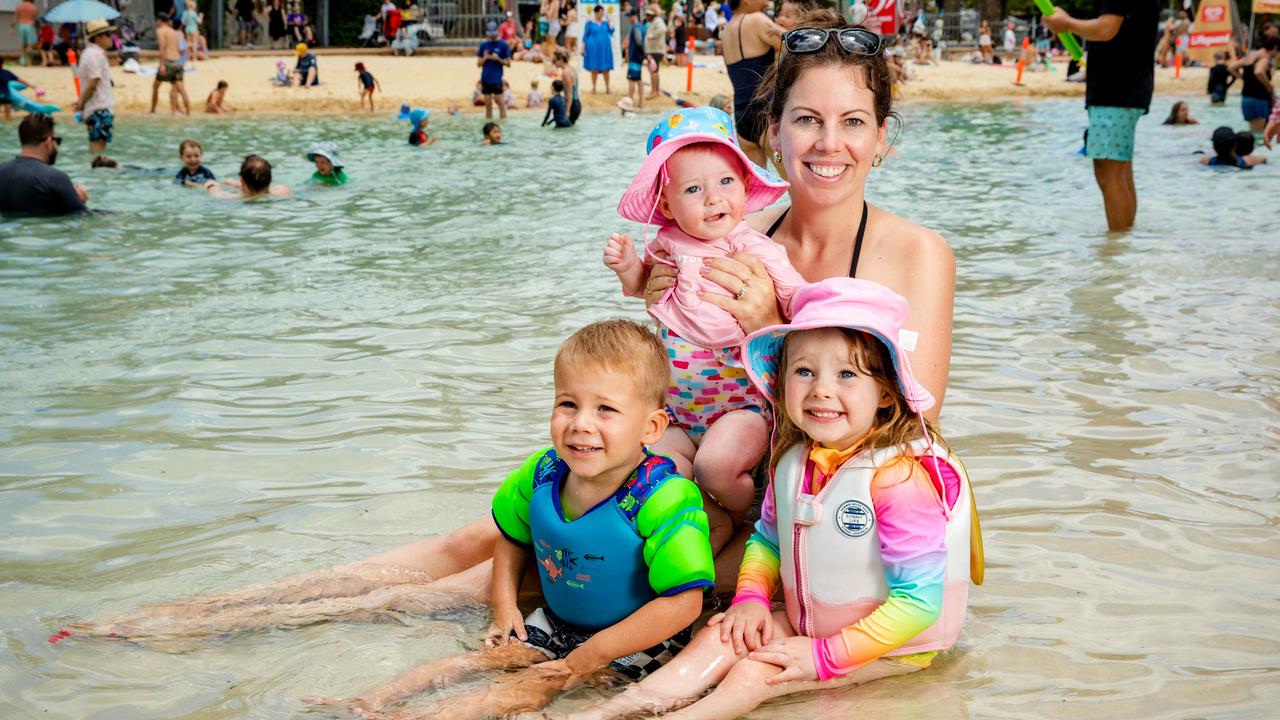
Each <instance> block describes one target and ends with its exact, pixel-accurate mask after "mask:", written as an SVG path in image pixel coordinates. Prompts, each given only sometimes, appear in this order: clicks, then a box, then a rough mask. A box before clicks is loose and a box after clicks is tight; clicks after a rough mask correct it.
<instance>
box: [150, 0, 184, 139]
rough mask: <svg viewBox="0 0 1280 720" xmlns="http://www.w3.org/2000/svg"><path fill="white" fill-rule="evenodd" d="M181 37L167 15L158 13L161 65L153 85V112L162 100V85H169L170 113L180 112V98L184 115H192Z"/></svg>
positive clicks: (157, 35) (157, 36)
mask: <svg viewBox="0 0 1280 720" xmlns="http://www.w3.org/2000/svg"><path fill="white" fill-rule="evenodd" d="M181 37H182V36H181V35H179V34H178V31H177V30H175V29H174V28H173V23H172V22H171V21H170V20H169V15H168V14H167V13H163V12H160V13H156V44H157V45H158V46H159V50H158V53H159V55H160V65H159V67H158V68H157V69H156V80H155V82H153V83H152V84H151V112H152V113H154V112H155V111H156V103H157V102H159V100H160V85H161V84H162V83H169V84H170V86H171V87H170V88H169V112H172V113H177V112H178V98H182V107H183V113H184V114H186V115H190V114H191V100H190V98H188V97H187V88H186V85H184V84H183V69H182V52H181V51H180V50H179V49H178V41H179V40H180V39H181Z"/></svg>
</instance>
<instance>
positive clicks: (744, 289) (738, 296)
mask: <svg viewBox="0 0 1280 720" xmlns="http://www.w3.org/2000/svg"><path fill="white" fill-rule="evenodd" d="M746 294H747V283H745V282H744V283H742V287H741V288H738V292H736V293H734V296H733V299H734V300H741V299H742V296H743V295H746Z"/></svg>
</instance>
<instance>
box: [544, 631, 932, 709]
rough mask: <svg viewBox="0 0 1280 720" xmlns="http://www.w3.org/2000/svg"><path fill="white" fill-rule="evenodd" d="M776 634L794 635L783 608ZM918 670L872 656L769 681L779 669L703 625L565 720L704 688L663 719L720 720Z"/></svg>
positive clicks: (666, 701) (673, 699)
mask: <svg viewBox="0 0 1280 720" xmlns="http://www.w3.org/2000/svg"><path fill="white" fill-rule="evenodd" d="M773 628H774V638H775V639H781V638H784V637H793V636H794V635H795V634H796V633H795V631H794V630H793V629H792V628H791V623H790V622H788V621H787V615H786V613H784V612H775V613H774V614H773ZM919 669H920V668H919V667H918V666H915V665H910V664H907V663H899V662H895V661H892V660H876V661H875V662H872V663H870V664H868V665H866V666H864V667H861V668H859V669H858V670H856V671H854V672H853V673H850V674H849V675H846V676H844V677H842V678H838V679H835V680H827V681H825V682H819V681H816V680H813V681H792V682H787V683H783V684H781V685H769V684H767V683H766V682H765V680H767V679H768V678H770V677H772V676H774V675H776V674H777V673H779V672H781V668H779V667H778V666H776V665H770V664H769V663H764V662H759V661H756V660H751V659H749V658H748V657H747V656H746V654H743V655H735V654H734V652H733V645H732V644H731V643H726V642H721V640H720V628H719V627H718V626H709V627H705V628H703V629H702V631H701V632H699V633H698V635H697V636H696V637H694V639H693V642H692V643H690V644H689V647H687V648H685V649H684V650H682V651H680V654H679V655H677V656H676V657H675V658H674V659H673V660H672V661H671V662H670V663H667V664H666V665H664V666H663V667H662V668H660V669H659V670H658V671H657V672H655V673H653V674H652V675H650V676H649V677H647V678H645V679H644V680H642V681H640V682H639V683H637V684H635V685H632V686H631V687H629V688H627V690H626V692H623V693H622V694H620V695H617V696H615V697H614V698H612V699H610V700H609V701H608V702H606V703H604V704H602V705H597V706H596V707H594V708H591V709H590V710H586V711H584V712H580V713H575V714H574V715H571V716H570V717H569V720H607V719H608V718H615V717H622V716H628V715H637V714H643V715H656V714H663V713H668V711H670V710H672V709H674V708H678V707H680V706H682V705H687V704H688V703H690V702H692V701H694V700H697V698H699V697H701V696H702V694H703V693H704V692H705V691H706V690H707V688H710V687H715V690H714V691H712V693H711V694H710V695H707V696H706V697H704V698H702V699H701V700H697V702H694V703H693V704H692V705H689V706H688V707H685V708H684V709H682V710H679V711H677V712H674V713H670V714H664V717H670V718H678V719H679V720H703V719H705V720H720V719H721V718H734V717H739V716H742V715H745V714H746V713H748V712H750V711H751V710H753V709H755V708H756V706H758V705H759V704H760V703H762V702H764V701H765V700H768V699H770V698H774V697H779V696H782V695H789V694H791V693H795V692H801V691H804V690H817V689H827V688H833V687H840V686H842V685H857V684H861V683H864V682H869V681H871V680H877V679H879V678H883V677H889V676H891V675H902V674H905V673H909V672H914V671H916V670H919Z"/></svg>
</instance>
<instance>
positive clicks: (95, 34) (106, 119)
mask: <svg viewBox="0 0 1280 720" xmlns="http://www.w3.org/2000/svg"><path fill="white" fill-rule="evenodd" d="M115 31H116V26H115V25H112V24H110V23H108V22H107V21H106V20H90V21H89V22H87V23H85V26H84V35H85V39H86V42H85V46H84V55H81V56H80V64H79V66H78V67H77V68H76V74H77V75H78V76H79V77H80V86H81V87H82V88H84V91H83V92H82V93H81V94H80V99H78V100H76V104H75V105H74V107H75V110H76V112H79V113H80V116H81V118H82V119H83V120H84V126H85V128H86V129H87V130H88V131H89V153H90V154H91V155H101V154H103V153H105V152H106V151H107V145H109V144H111V138H112V135H113V131H114V129H115V122H116V116H115V112H116V96H115V89H114V88H113V87H112V85H111V63H110V61H108V60H107V50H106V49H107V48H109V47H111V34H112V33H113V32H115ZM153 109H154V108H153Z"/></svg>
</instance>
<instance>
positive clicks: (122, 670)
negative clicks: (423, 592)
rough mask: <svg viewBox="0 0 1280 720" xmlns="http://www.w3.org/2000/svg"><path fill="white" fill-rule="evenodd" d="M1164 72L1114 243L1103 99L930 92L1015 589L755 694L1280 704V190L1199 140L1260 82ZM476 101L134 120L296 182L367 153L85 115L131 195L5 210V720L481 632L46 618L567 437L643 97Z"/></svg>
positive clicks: (901, 204) (425, 497)
mask: <svg viewBox="0 0 1280 720" xmlns="http://www.w3.org/2000/svg"><path fill="white" fill-rule="evenodd" d="M1169 102H1171V101H1168V100H1163V99H1157V109H1156V111H1155V112H1154V113H1153V114H1152V115H1150V116H1147V117H1146V118H1144V119H1143V121H1142V122H1141V123H1140V125H1139V141H1138V144H1139V164H1138V166H1137V186H1138V189H1139V193H1140V196H1141V207H1140V211H1139V216H1138V227H1139V229H1138V230H1137V231H1136V232H1134V233H1132V234H1129V235H1124V236H1114V237H1109V236H1107V235H1106V234H1105V233H1104V232H1103V230H1104V226H1105V223H1104V221H1103V218H1102V210H1101V201H1100V198H1099V197H1098V193H1097V190H1096V188H1095V186H1094V183H1093V178H1092V174H1091V172H1090V167H1089V165H1088V162H1087V161H1085V160H1083V159H1082V158H1079V157H1077V156H1075V155H1074V154H1073V153H1074V151H1075V150H1076V149H1077V148H1078V146H1079V137H1080V131H1081V129H1082V127H1083V123H1084V112H1083V108H1082V107H1080V104H1079V103H1078V102H1077V101H1055V102H1037V103H1026V104H1013V103H1006V104H1000V105H981V106H929V105H915V106H907V107H905V108H903V114H904V116H905V119H906V128H905V132H904V134H903V136H902V140H901V143H900V148H901V152H902V154H901V156H898V157H894V158H891V159H890V161H889V162H888V163H886V166H885V167H884V168H883V169H881V170H879V171H875V173H874V174H873V176H872V184H871V189H870V195H869V196H870V199H871V200H872V202H875V203H878V204H880V205H883V206H884V207H887V208H889V209H891V210H893V211H895V212H898V213H900V214H903V215H905V216H906V217H908V218H910V219H912V220H915V221H917V222H920V223H922V224H924V225H927V226H929V227H931V228H934V229H936V230H938V231H939V232H941V233H942V234H943V235H944V236H945V237H947V238H948V240H949V241H950V242H951V244H952V247H953V248H954V249H955V252H956V256H957V262H958V267H959V282H958V288H957V298H956V300H957V303H956V336H955V359H954V362H953V366H952V374H951V385H950V390H949V392H948V394H947V405H946V410H945V412H944V415H943V420H944V428H945V430H946V431H947V434H948V436H949V437H950V439H951V442H952V444H953V445H954V446H955V447H956V448H957V449H958V450H959V451H960V452H961V454H962V455H963V456H964V457H965V458H966V460H967V463H968V466H969V469H970V471H971V473H972V474H973V476H974V479H975V483H976V491H977V497H978V502H979V505H980V507H981V509H982V518H983V523H984V529H985V531H986V547H987V554H988V570H987V581H986V584H985V585H984V586H982V587H980V588H975V589H974V591H973V592H972V593H971V596H970V597H971V600H970V618H969V621H968V624H967V625H966V627H965V631H964V633H963V635H962V637H961V642H960V644H959V647H958V648H957V649H956V650H955V651H953V652H951V653H949V654H947V655H944V656H943V657H942V658H940V659H939V661H938V662H937V663H936V664H935V666H934V668H933V669H931V670H930V671H928V672H924V673H919V674H917V675H913V676H910V677H907V678H902V679H896V680H887V681H881V682H879V683H874V684H872V685H870V686H867V687H864V688H861V689H854V690H842V691H838V692H831V693H826V694H823V695H803V696H799V697H794V698H791V699H788V700H785V701H783V702H780V703H775V704H773V705H769V706H766V707H765V708H763V709H761V710H759V711H757V712H756V713H755V714H754V716H755V717H758V718H766V717H775V716H779V715H780V716H783V717H791V718H801V717H818V718H837V717H852V716H854V715H855V714H858V715H862V714H869V715H871V716H878V717H885V718H916V717H920V718H923V717H929V718H935V717H938V716H942V717H1004V718H1031V717H1036V718H1082V717H1087V718H1092V717H1100V716H1103V715H1104V714H1105V715H1107V716H1111V717H1144V718H1200V717H1214V718H1255V717H1257V718H1261V717H1274V712H1275V710H1274V708H1275V707H1277V703H1280V619H1278V618H1280V603H1278V602H1277V588H1280V540H1278V539H1277V533H1276V525H1277V517H1278V513H1277V485H1276V478H1277V476H1278V475H1280V472H1278V471H1280V462H1277V460H1276V451H1277V449H1280V431H1278V428H1277V417H1278V416H1277V395H1276V388H1277V387H1280V350H1278V349H1277V344H1276V340H1275V339H1276V337H1277V336H1280V312H1278V310H1280V282H1278V281H1277V278H1280V250H1278V249H1277V246H1276V244H1275V243H1276V241H1277V234H1276V231H1275V220H1276V215H1275V212H1274V208H1275V202H1274V200H1275V196H1276V195H1275V194H1276V190H1277V188H1278V187H1280V182H1277V180H1276V172H1277V169H1276V168H1274V167H1264V168H1261V169H1259V170H1256V171H1253V172H1251V173H1240V172H1226V173H1222V172H1213V171H1208V170H1204V169H1201V168H1199V167H1198V166H1194V165H1193V164H1192V162H1193V161H1192V158H1191V156H1190V155H1189V153H1190V152H1191V151H1192V150H1194V149H1197V148H1200V147H1205V146H1207V145H1208V142H1207V139H1208V135H1209V132H1210V131H1211V129H1212V127H1213V126H1214V125H1216V124H1219V123H1220V122H1225V123H1228V124H1239V123H1238V111H1237V109H1236V108H1235V107H1228V108H1220V109H1214V108H1207V107H1205V108H1200V107H1197V108H1196V114H1197V115H1200V116H1201V119H1202V121H1204V122H1205V123H1206V125H1202V126H1200V127H1198V128H1170V127H1162V126H1161V125H1160V124H1159V121H1160V118H1159V117H1157V115H1160V116H1163V112H1162V111H1163V109H1165V108H1166V107H1167V105H1168V103H1169ZM479 124H480V123H479V122H478V121H476V120H475V119H473V118H469V119H465V120H462V119H450V118H445V119H444V120H443V121H441V122H439V123H437V124H436V125H435V126H433V129H435V130H437V131H438V132H440V134H441V135H442V136H443V140H442V141H441V143H440V144H439V145H437V146H435V147H432V148H429V149H426V150H425V151H415V150H411V149H409V148H407V147H406V146H404V145H403V144H402V143H403V141H404V138H403V137H402V136H403V135H405V134H406V131H405V128H404V125H403V124H398V125H397V124H393V123H392V122H391V121H389V120H388V121H356V120H339V119H331V120H305V121H304V120H299V119H287V120H284V119H282V120H273V119H266V120H261V119H259V120H240V119H234V120H228V121H222V120H216V121H214V120H210V121H205V120H195V121H189V122H172V123H170V122H156V123H148V122H141V121H138V120H133V119H126V121H125V122H123V123H122V124H121V126H120V127H119V129H118V133H119V136H120V137H119V142H117V144H116V145H115V146H113V148H112V151H113V154H114V155H116V156H117V157H119V158H120V159H121V160H122V161H127V162H132V163H136V164H139V165H147V166H154V165H161V164H163V165H166V166H170V167H172V168H174V169H176V166H177V157H176V156H177V145H178V141H179V140H181V139H182V138H184V137H187V136H195V137H199V138H200V139H201V140H202V141H203V142H204V145H205V148H206V159H205V162H206V164H207V165H209V166H210V167H212V168H213V169H214V170H215V171H217V172H219V173H220V174H221V175H230V174H233V171H234V169H235V168H236V167H237V165H238V159H239V156H240V155H242V154H244V153H247V152H259V153H261V154H263V155H265V156H266V157H267V158H268V159H269V160H271V161H272V162H273V163H274V164H275V165H276V168H277V171H276V174H277V179H278V180H280V181H284V182H287V183H290V184H293V185H295V187H297V186H298V185H300V184H301V182H302V181H303V180H304V179H305V178H306V176H307V175H309V174H310V169H309V165H308V163H306V162H305V160H303V159H302V157H301V155H302V153H303V152H304V150H305V148H306V144H307V143H308V142H309V141H311V140H313V139H321V138H325V139H333V140H336V141H338V142H339V143H340V145H341V147H342V148H343V157H344V159H345V161H346V163H347V165H348V173H349V174H350V175H351V176H352V178H353V181H352V183H351V184H350V185H348V186H346V187H343V188H336V189H301V191H300V192H298V194H297V196H296V197H295V198H293V199H290V200H280V201H272V202H262V203H249V204H241V203H239V202H234V201H219V200H213V199H209V198H207V197H204V196H203V194H201V193H200V192H198V191H181V190H179V189H177V188H174V187H173V186H171V185H170V184H169V180H168V178H167V177H145V176H132V175H117V174H110V173H103V172H102V171H98V172H97V173H95V174H91V173H89V172H88V171H86V170H83V169H82V168H84V167H86V166H87V157H86V156H85V155H84V152H83V147H84V146H83V139H82V138H81V137H80V136H79V134H78V133H79V131H78V130H74V129H70V128H64V133H65V134H66V135H67V136H68V138H69V139H68V142H67V143H66V145H65V146H64V147H66V148H67V150H66V151H64V155H63V157H64V160H63V161H62V165H64V166H66V167H68V168H70V169H71V171H72V173H73V176H74V177H75V178H76V179H77V180H78V181H81V182H84V183H85V184H86V185H87V186H88V187H89V190H90V192H91V193H92V196H93V197H92V204H93V206H94V207H97V208H102V209H109V210H111V211H112V214H110V215H102V216H94V217H87V218H71V219H62V220H12V219H10V220H0V308H2V309H3V316H2V317H0V408H2V413H0V537H2V538H3V543H0V598H2V600H0V631H3V633H4V639H5V642H4V644H3V646H0V708H3V711H2V714H3V715H4V716H5V717H42V718H126V717H127V718H175V717H182V718H202V719H210V720H212V719H215V718H276V717H283V716H289V715H291V714H295V713H297V712H298V711H300V709H301V708H302V705H301V704H300V702H299V698H300V697H302V696H304V695H309V694H314V693H321V692H323V693H331V694H343V693H351V692H353V691H355V690H358V689H361V688H364V687H366V686H368V685H370V684H372V683H374V682H376V681H379V680H382V679H385V678H388V677H390V676H391V675H393V674H395V673H397V672H399V671H400V670H403V669H405V668H406V667H408V666H409V665H410V664H412V663H415V662H417V661H421V660H424V659H429V658H432V657H439V656H442V655H444V654H447V653H452V652H456V651H458V650H461V649H463V648H465V647H474V646H475V644H476V640H477V638H478V637H479V636H480V635H481V634H482V632H483V629H484V627H485V626H486V620H485V618H484V617H483V616H481V615H480V614H478V613H473V612H461V613H457V614H454V615H450V616H446V617H436V618H425V619H424V618H410V619H407V620H406V622H405V624H404V625H403V626H399V625H362V624H332V625H320V626H313V627H309V628H305V629H301V630H292V631H276V632H271V633H260V634H256V635H249V636H241V637H235V638H230V639H227V640H225V641H222V642H214V643H209V644H206V645H203V646H201V647H199V648H197V649H195V650H192V651H189V652H185V653H178V654H165V653H159V652H154V651H151V650H145V649H140V648H136V647H133V646H128V645H120V644H111V643H92V642H87V643H79V644H67V645H57V646H54V645H50V644H48V643H46V642H45V638H46V636H47V635H48V634H49V633H50V632H51V631H53V630H55V629H56V628H57V627H58V625H59V624H60V623H62V622H65V621H67V620H69V619H71V618H74V617H82V616H85V615H88V614H101V613H107V612H110V611H114V610H122V609H126V608H129V607H132V606H134V605H136V604H138V603H141V602H149V601H157V600H163V599H168V598H174V597H178V596H184V595H188V594H192V593H196V592H208V591H215V590H225V589H230V588H233V587H237V586H241V585H245V584H248V583H252V582H258V581H263V580H268V579H271V578H274V577H279V576H282V575H285V574H289V573H291V572H295V571H299V570H304V569H313V568H320V567H325V566H328V565H332V564H335V563H338V562H343V561H349V560H354V559H357V558H360V557H362V556H365V555H369V554H371V553H373V552H376V551H378V550H381V549H384V548H387V547H390V546H393V545H396V544H400V543H404V542H408V541H410V540H413V539H416V538H418V537H421V536H424V535H428V534H432V533H438V532H441V531H444V530H448V529H450V528H453V527H456V526H458V525H460V524H461V523H462V522H464V521H465V520H467V519H471V518H475V517H479V516H480V515H482V514H483V513H484V512H485V511H486V505H487V501H488V497H489V494H490V493H491V492H492V491H493V490H494V488H495V487H496V485H497V483H498V481H499V480H500V478H501V477H502V475H503V474H504V473H505V471H506V469H507V468H509V467H510V466H511V464H512V463H513V462H516V461H518V460H519V459H521V458H523V457H524V456H525V454H526V453H527V452H528V451H529V450H530V449H531V448H532V447H534V446H535V445H537V444H538V443H542V442H544V441H545V440H546V425H547V420H546V417H547V411H548V406H549V394H550V390H551V374H550V367H551V357H552V354H553V352H554V350H555V347H556V346H557V344H558V343H559V342H560V340H561V339H562V338H563V337H564V336H566V335H567V334H568V333H570V332H571V331H572V330H574V329H576V328H577V327H579V326H581V325H583V324H584V323H586V322H588V321H591V320H595V319H599V318H604V317H609V316H616V315H620V314H623V315H627V316H631V317H635V318H642V317H643V312H642V310H641V308H640V307H639V306H638V305H637V304H635V303H633V302H628V301H624V299H623V298H622V297H621V296H620V294H619V292H618V290H617V287H616V282H615V280H614V278H613V276H612V274H611V273H609V272H608V271H607V270H605V269H604V268H603V266H601V265H600V262H599V256H600V251H601V248H602V244H603V242H604V239H605V238H606V236H607V233H608V232H610V231H611V230H614V229H617V228H619V227H621V226H622V221H620V220H619V219H618V218H617V216H616V215H615V214H614V212H613V206H614V204H615V203H616V201H617V198H618V195H619V194H620V192H621V190H622V189H623V188H624V187H625V186H626V183H627V181H628V180H629V179H630V176H631V173H632V172H634V169H635V167H636V166H637V162H638V161H639V158H640V155H641V145H642V140H643V138H644V136H645V134H646V133H647V131H648V129H649V122H648V121H647V120H643V119H639V120H634V121H617V120H616V119H614V118H608V119H606V118H604V117H588V118H586V119H585V120H584V122H583V124H582V126H580V127H579V128H577V129H574V130H571V131H567V132H566V131H561V132H550V131H540V130H539V129H538V128H537V127H536V126H535V122H534V119H533V118H530V117H521V118H513V119H512V120H511V121H510V122H509V123H507V125H506V135H507V137H508V138H509V140H510V143H511V144H510V145H508V146H506V147H500V148H482V147H480V146H479V145H478V140H479V136H480V133H479V130H478V125H479ZM8 127H9V128H10V129H8V130H5V131H4V132H3V133H2V135H3V136H2V137H0V156H7V155H9V154H11V153H12V152H14V151H16V147H15V143H14V140H15V138H14V137H13V136H14V134H15V133H14V131H13V130H12V128H13V125H10V126H8ZM1277 159H1280V158H1276V157H1273V158H1272V160H1273V161H1275V160H1277ZM597 693H598V691H595V690H582V691H578V692H577V693H575V694H574V695H573V696H571V697H570V698H569V699H567V700H564V701H562V702H561V703H560V704H559V705H558V706H557V707H559V708H562V709H564V708H569V707H572V706H573V705H574V704H576V703H582V702H590V701H592V700H593V699H595V698H596V697H598V695H597ZM1267 707H1271V708H1272V710H1270V711H1268V710H1266V708H1267Z"/></svg>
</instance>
